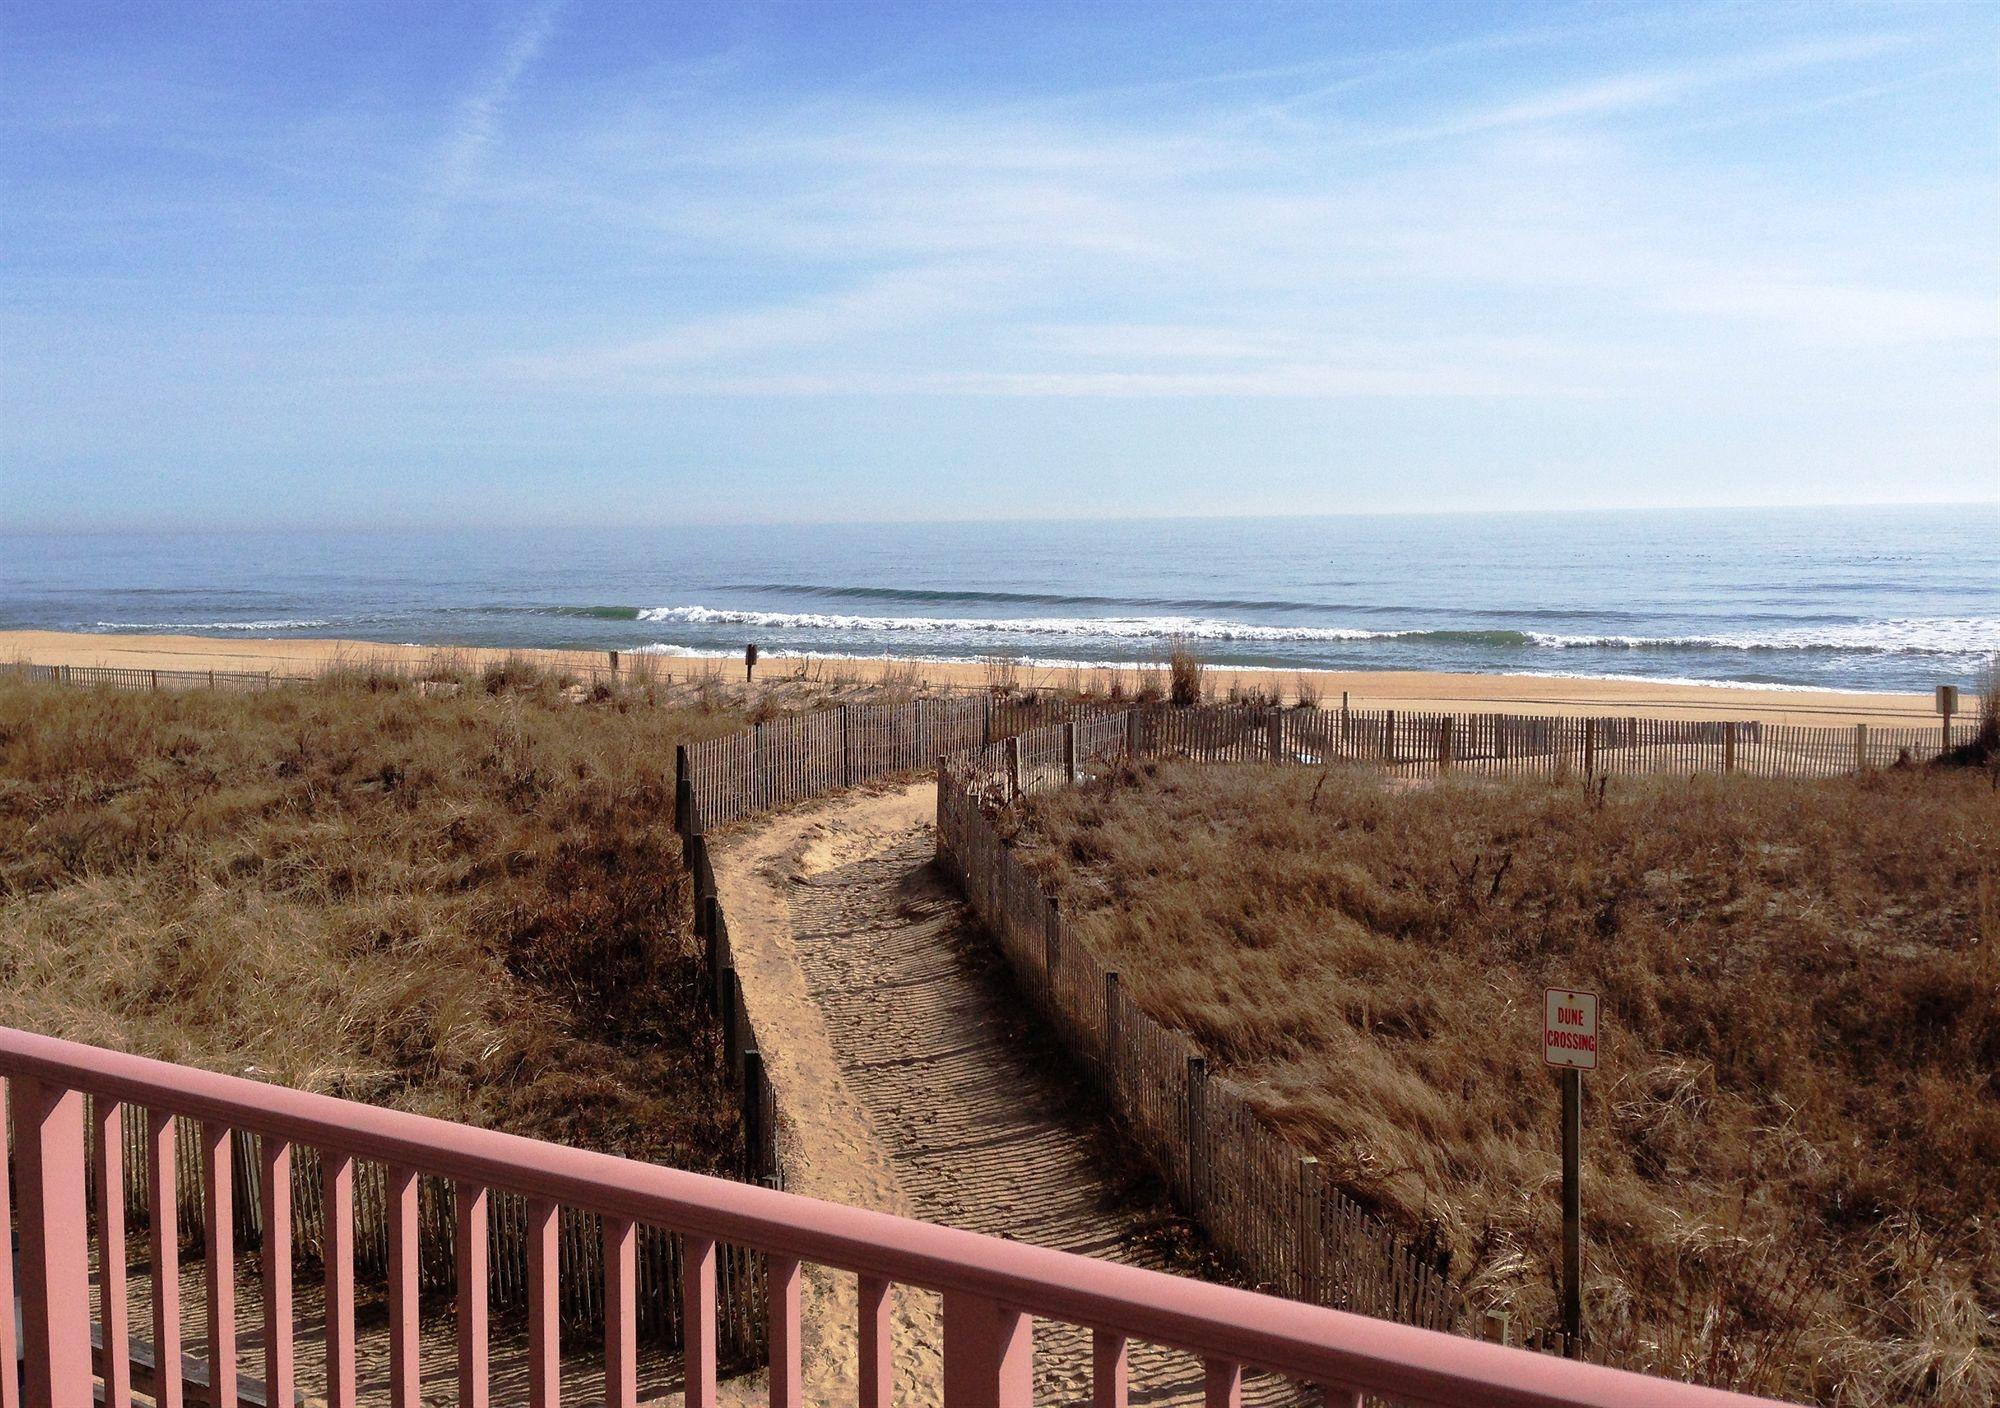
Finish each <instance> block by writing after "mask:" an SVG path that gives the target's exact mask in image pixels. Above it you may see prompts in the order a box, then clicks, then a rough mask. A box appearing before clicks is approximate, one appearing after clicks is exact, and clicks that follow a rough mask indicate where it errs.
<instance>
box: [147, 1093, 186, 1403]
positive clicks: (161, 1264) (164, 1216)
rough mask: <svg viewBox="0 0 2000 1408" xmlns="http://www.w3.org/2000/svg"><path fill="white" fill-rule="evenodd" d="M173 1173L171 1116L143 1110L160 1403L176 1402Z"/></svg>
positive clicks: (177, 1265)
mask: <svg viewBox="0 0 2000 1408" xmlns="http://www.w3.org/2000/svg"><path fill="white" fill-rule="evenodd" d="M178 1203H179V1196H178V1188H177V1181H176V1179H175V1176H174V1117H173V1116H172V1115H171V1114H168V1113H166V1112H165V1111H163V1110H149V1111H147V1113H146V1218H147V1221H148V1222H149V1223H150V1224H151V1230H150V1231H149V1232H148V1234H147V1243H148V1245H147V1251H148V1252H149V1254H150V1256H151V1259H152V1263H153V1364H154V1373H153V1378H154V1383H153V1398H154V1401H155V1402H156V1403H158V1404H159V1405H160V1408H181V1376H180V1375H179V1374H178V1373H174V1372H172V1369H173V1367H174V1366H177V1365H178V1364H179V1363H180V1362H181V1243H180V1225H179V1212H178Z"/></svg>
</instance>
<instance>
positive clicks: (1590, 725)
mask: <svg viewBox="0 0 2000 1408" xmlns="http://www.w3.org/2000/svg"><path fill="white" fill-rule="evenodd" d="M1595 776H1597V720H1596V719H1585V720H1584V721H1583V780H1584V781H1585V782H1589V781H1590V779H1591V778H1593V777H1595Z"/></svg>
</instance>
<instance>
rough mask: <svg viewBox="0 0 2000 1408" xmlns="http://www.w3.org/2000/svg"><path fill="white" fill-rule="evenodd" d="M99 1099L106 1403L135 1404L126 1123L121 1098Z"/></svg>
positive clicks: (111, 1406)
mask: <svg viewBox="0 0 2000 1408" xmlns="http://www.w3.org/2000/svg"><path fill="white" fill-rule="evenodd" d="M95 1104H96V1107H97V1108H96V1119H95V1120H94V1121H93V1123H94V1124H95V1126H96V1129H95V1131H94V1133H95V1136H96V1139H95V1143H94V1145H93V1147H92V1150H91V1152H92V1155H93V1156H94V1158H95V1160H96V1167H95V1168H94V1169H93V1170H92V1172H93V1173H94V1175H95V1177H94V1180H93V1181H94V1182H95V1183H96V1184H97V1281H98V1306H99V1310H98V1323H99V1324H100V1325H101V1326H102V1327H103V1335H102V1338H103V1341H104V1369H103V1374H104V1404H105V1408H131V1403H132V1354H131V1344H132V1336H131V1331H130V1329H129V1327H128V1326H127V1323H126V1315H127V1312H126V1307H125V1161H124V1154H125V1137H124V1134H125V1125H124V1120H123V1118H122V1117H121V1116H120V1113H119V1106H118V1102H117V1101H116V1100H105V1099H102V1098H100V1099H98V1100H97V1101H96V1102H95ZM8 1300H10V1301H11V1300H12V1297H11V1296H9V1297H8ZM8 1318H9V1319H12V1318H13V1317H12V1316H9V1317H8ZM10 1362H11V1361H10Z"/></svg>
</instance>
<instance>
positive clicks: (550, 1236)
mask: <svg viewBox="0 0 2000 1408" xmlns="http://www.w3.org/2000/svg"><path fill="white" fill-rule="evenodd" d="M557 1255H558V1254H557V1251H556V1205H555V1204H554V1203H553V1202H551V1201H550V1200H548V1199H547V1198H530V1199H529V1200H528V1408H557V1404H558V1403H559V1402H560V1401H561V1398H562V1359H561V1355H562V1327H561V1325H560V1323H559V1322H558V1319H557V1311H558V1306H557V1302H556V1292H557V1290H558V1286H557V1278H556V1271H557V1265H556V1258H557Z"/></svg>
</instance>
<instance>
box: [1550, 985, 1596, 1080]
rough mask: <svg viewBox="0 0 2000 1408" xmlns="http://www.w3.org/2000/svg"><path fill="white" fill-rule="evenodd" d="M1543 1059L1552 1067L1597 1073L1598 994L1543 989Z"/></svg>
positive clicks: (1560, 989)
mask: <svg viewBox="0 0 2000 1408" xmlns="http://www.w3.org/2000/svg"><path fill="white" fill-rule="evenodd" d="M1543 997H1544V998H1545V999H1546V1007H1545V1015H1544V1016H1543V1018H1542V1059H1543V1060H1544V1061H1546V1062H1548V1063H1549V1064H1550V1065H1551V1066H1575V1067H1577V1068H1578V1069H1579V1070H1585V1071H1594V1070H1596V1069H1597V994H1596V993H1594V992H1576V991H1573V990H1572V989H1570V988H1545V989H1543Z"/></svg>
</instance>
